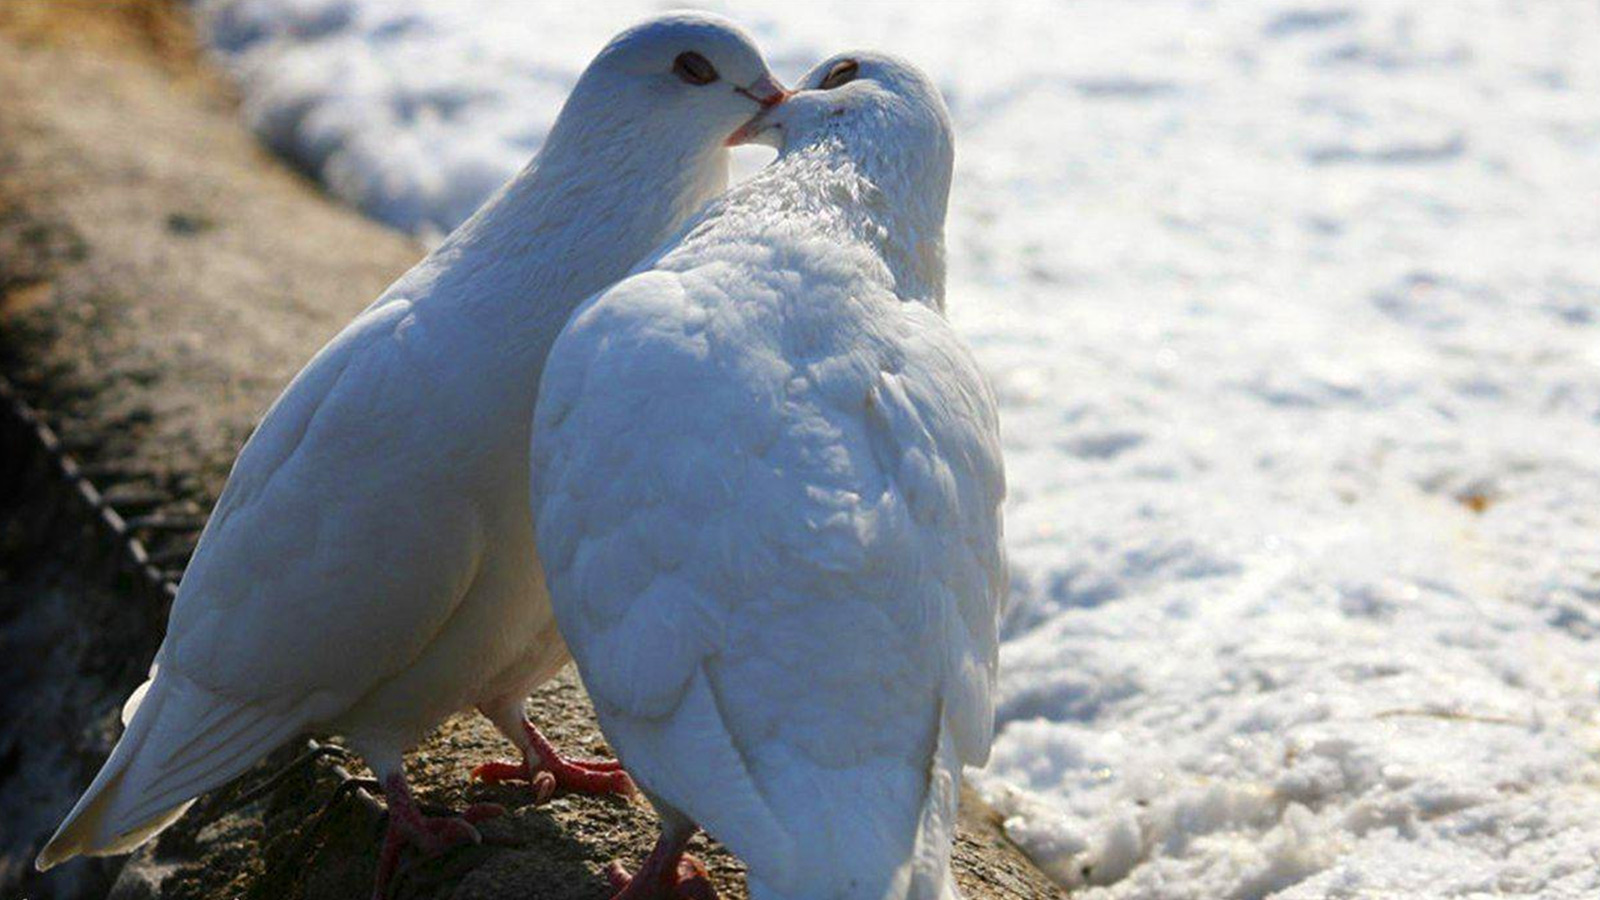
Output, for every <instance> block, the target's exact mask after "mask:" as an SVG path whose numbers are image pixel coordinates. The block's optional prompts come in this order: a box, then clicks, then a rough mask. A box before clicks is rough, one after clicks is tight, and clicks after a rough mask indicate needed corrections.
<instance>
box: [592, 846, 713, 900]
mask: <svg viewBox="0 0 1600 900" xmlns="http://www.w3.org/2000/svg"><path fill="white" fill-rule="evenodd" d="M667 862H668V860H666V859H663V858H661V857H660V855H659V854H658V853H657V852H655V851H652V852H651V854H650V856H649V857H648V858H647V859H645V861H644V865H642V866H640V867H639V872H638V874H637V875H631V876H630V875H629V874H628V870H627V869H626V868H624V867H623V865H622V863H620V862H614V863H612V864H611V868H610V869H609V870H607V872H606V877H607V878H609V879H610V880H611V887H612V888H613V889H615V890H616V893H615V894H613V895H612V897H611V900H717V889H716V888H714V887H712V886H711V875H710V874H709V873H707V872H706V867H705V866H704V865H703V864H701V862H700V860H698V859H695V858H694V857H692V856H690V855H689V854H687V853H685V854H683V855H681V856H679V857H678V862H677V865H676V866H671V867H669V866H668V865H667Z"/></svg>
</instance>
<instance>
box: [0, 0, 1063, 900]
mask: <svg viewBox="0 0 1600 900" xmlns="http://www.w3.org/2000/svg"><path fill="white" fill-rule="evenodd" d="M0 85H4V89H3V90H0V373H3V375H4V377H5V378H6V380H8V381H9V382H10V383H11V384H13V385H14V386H15V387H16V389H17V391H18V393H19V394H20V395H21V396H22V397H23V398H24V399H25V400H26V401H27V402H28V403H30V404H31V405H32V406H33V407H34V408H36V409H38V410H39V411H40V413H41V414H42V415H43V417H44V418H45V419H46V420H47V421H48V422H49V424H50V425H51V426H52V427H53V428H54V429H55V430H56V432H57V433H58V434H59V435H60V437H61V442H62V445H63V449H64V451H65V452H66V453H69V454H71V455H72V456H73V457H74V458H76V459H77V460H78V461H79V462H80V463H81V464H82V466H83V472H84V473H85V475H86V477H87V478H88V479H89V480H90V481H92V482H93V483H94V484H95V485H96V487H98V488H99V489H100V491H101V492H102V494H103V496H104V498H105V502H106V504H108V505H109V506H111V507H112V508H114V509H115V510H116V512H117V513H118V514H120V516H121V518H122V519H123V520H125V521H126V523H127V528H128V531H129V533H130V534H131V535H132V536H133V537H135V538H137V539H138V540H139V541H140V542H141V544H142V545H143V546H145V547H146V548H147V549H148V551H149V555H150V564H151V569H152V571H154V572H156V573H159V574H160V575H161V576H162V577H164V578H167V579H175V578H176V577H177V576H178V575H179V574H180V573H181V570H182V566H183V563H184V562H185V561H186V559H187V556H188V552H189V550H190V549H191V548H192V542H193V540H194V537H195V535H196V534H197V532H198V529H199V527H200V525H201V524H202V523H203V521H204V514H205V513H206V512H207V511H208V510H209V509H210V506H211V503H212V501H213V500H214V498H215V497H216V495H217V492H218V491H219V490H220V487H221V485H222V482H223V480H224V478H225V477H226V473H227V471H228V467H229V465H230V464H231V462H232V459H233V455H234V453H235V452H236V451H237V449H238V447H239V445H240V444H241V443H242V442H243V440H244V439H245V437H246V436H248V434H249V431H250V429H251V428H252V427H253V425H254V423H255V421H256V419H257V417H258V416H259V415H260V413H261V411H262V410H264V409H265V408H266V406H267V404H268V403H269V402H270V401H271V399H272V398H273V397H274V396H275V395H276V393H277V392H278V391H279V390H280V389H281V387H282V386H283V384H284V383H285V382H287V380H288V379H289V378H290V376H292V375H293V374H294V373H295V372H296V371H297V370H298V368H299V367H300V365H301V364H303V362H304V361H305V360H306V359H307V358H308V357H309V355H310V354H311V353H312V352H313V351H314V350H315V349H316V348H317V347H318V346H319V345H320V344H321V343H322V342H323V341H325V340H326V339H327V338H328V337H329V336H330V335H332V334H333V333H334V332H335V331H336V330H337V329H338V327H339V326H341V325H342V324H343V323H344V322H345V321H347V320H348V319H349V318H350V317H351V316H352V315H353V314H354V313H355V312H356V311H358V310H359V309H361V308H362V307H363V306H365V305H366V304H367V302H368V301H370V300H371V298H373V297H374V296H376V295H377V294H378V293H379V292H380V291H381V290H382V288H383V287H384V286H386V285H387V284H388V283H389V282H390V281H391V280H392V279H393V278H394V277H395V276H396V275H398V274H399V273H400V272H402V271H403V270H404V269H405V268H406V267H407V266H409V265H411V264H412V263H413V262H414V261H415V260H416V259H417V258H418V257H419V256H420V253H421V251H420V249H419V248H418V247H416V246H415V245H414V244H413V243H411V242H410V241H409V240H408V239H406V238H405V237H403V236H400V235H397V234H395V233H393V232H391V231H388V230H386V229H384V228H383V227H381V226H379V225H376V224H374V223H372V222H370V221H367V220H365V219H363V218H361V217H360V216H358V215H356V214H355V213H353V212H351V211H349V210H346V209H344V208H343V207H340V206H339V205H337V204H335V203H333V202H332V201H330V200H328V199H327V198H325V197H324V196H323V195H322V194H321V193H320V192H319V191H318V189H317V188H316V186H315V185H313V184H311V183H310V182H308V181H306V180H305V179H304V178H302V177H301V176H299V175H298V174H296V173H294V172H293V171H291V170H290V169H289V168H287V167H286V166H284V165H283V164H281V163H279V162H278V161H277V160H275V159H273V158H272V157H270V156H269V155H268V154H267V153H265V152H264V151H263V150H262V149H261V148H260V147H259V146H258V145H257V144H256V143H255V142H254V141H253V140H252V139H251V137H250V136H249V135H248V134H247V133H246V131H245V130H244V129H243V127H242V126H241V125H240V124H239V117H238V116H237V115H236V109H235V104H236V101H235V98H234V97H233V96H232V94H231V93H230V90H229V88H228V86H227V84H226V83H225V81H224V80H223V79H222V78H220V77H219V76H218V75H217V74H216V73H214V72H212V71H211V70H209V69H208V68H207V66H206V62H205V60H204V58H203V56H202V54H201V53H200V51H199V49H198V44H197V42H196V40H195V37H194V34H193V32H192V30H191V28H190V25H189V23H188V21H187V18H186V13H185V12H184V11H183V9H182V7H181V6H180V5H178V4H176V3H170V2H158V0H6V2H5V3H4V4H0ZM29 440H30V438H29V435H28V434H25V433H24V432H23V430H19V429H18V428H15V427H11V426H3V427H0V447H3V448H5V449H4V450H3V453H4V455H3V456H0V681H4V683H6V684H7V685H8V686H11V685H20V686H21V689H20V690H11V691H8V692H5V693H6V694H7V695H8V696H6V697H4V698H3V699H0V716H3V717H4V719H5V721H6V722H7V730H6V731H5V732H3V733H0V806H3V807H4V808H7V809H11V810H17V809H25V810H26V813H25V814H23V815H20V816H18V817H16V818H14V819H12V820H11V821H9V822H8V825H10V826H11V828H9V829H8V830H7V831H5V832H3V833H0V895H5V896H28V897H32V898H36V900H44V898H88V897H102V896H106V894H107V891H108V889H109V890H110V892H111V896H114V897H117V898H125V900H126V898H152V897H161V898H196V900H199V898H206V900H220V898H223V897H230V898H231V897H241V896H242V897H248V898H263V900H264V898H275V900H276V898H317V900H320V898H329V900H332V898H348V897H361V896H365V894H366V892H367V891H368V890H369V887H370V883H371V877H372V870H373V865H374V862H375V857H376V850H377V842H376V837H377V835H378V834H379V830H380V827H381V819H380V812H381V806H380V805H379V804H377V803H375V802H373V801H372V800H371V799H370V798H365V799H364V798H363V797H362V796H361V795H359V794H357V793H352V792H343V793H341V792H340V791H339V790H338V786H339V782H340V779H339V778H338V777H337V775H336V774H335V773H334V770H333V767H332V765H331V764H330V762H329V761H326V760H324V761H321V762H318V763H316V764H313V765H309V766H306V767H304V768H302V769H299V770H295V773H294V774H292V775H291V776H289V777H287V778H286V779H285V780H284V781H283V782H282V783H281V784H280V785H279V786H278V787H277V788H276V789H275V790H273V791H271V792H269V793H268V794H267V795H266V796H265V797H264V798H262V799H259V800H255V801H253V802H250V803H247V804H243V805H240V804H239V803H238V800H239V798H240V797H241V796H242V794H243V793H244V792H245V791H246V790H248V789H249V788H250V787H251V786H252V785H254V784H256V783H259V780H260V779H261V778H263V777H265V776H266V775H267V774H270V772H271V771H272V770H273V768H274V767H276V766H281V765H282V764H284V763H286V762H287V761H288V760H290V759H292V758H294V757H295V756H296V755H297V754H298V753H299V751H300V750H302V749H303V747H300V746H298V745H297V746H292V747H288V748H284V749H283V750H282V751H280V752H279V753H278V754H276V755H275V756H274V757H273V758H272V759H271V760H270V761H269V762H268V763H267V764H266V765H264V766H263V767H262V768H261V769H260V770H258V772H257V773H255V774H253V775H252V776H249V777H247V778H246V779H244V780H243V782H242V783H241V784H239V785H235V786H233V787H231V788H229V789H227V790H224V791H221V792H218V793H217V794H215V795H212V796H210V797H207V798H205V799H204V800H202V802H201V803H199V804H198V805H197V806H196V807H195V808H194V809H193V810H192V811H191V812H190V814H189V815H188V816H186V817H185V818H184V819H183V820H182V821H181V822H180V823H179V824H178V825H177V826H175V827H174V828H172V829H171V830H170V831H168V832H167V833H165V834H164V835H163V836H162V837H161V838H160V839H159V840H157V841H156V842H154V843H153V844H151V845H148V846H146V847H145V848H143V849H142V850H141V851H139V852H138V853H136V854H135V855H134V856H133V857H132V858H131V860H130V862H129V863H128V864H127V865H123V864H122V863H121V861H120V860H112V861H105V862H81V861H79V862H74V863H71V864H68V865H66V866H63V867H61V868H59V869H56V870H53V871H52V872H50V873H48V874H46V875H44V876H38V875H36V874H34V873H33V872H32V870H31V865H30V862H31V858H32V855H33V854H34V853H35V852H36V851H37V849H38V847H39V846H41V845H42V843H43V841H44V839H45V838H46V837H48V834H49V831H50V830H51V829H52V828H53V827H54V825H55V823H56V822H57V821H58V820H59V818H60V816H61V815H62V814H63V813H64V812H65V811H66V809H67V807H68V806H70V804H71V802H72V801H73V799H74V798H75V796H76V793H77V791H78V790H81V788H82V787H83V786H84V785H86V784H87V783H88V781H89V779H90V777H92V775H93V773H94V771H95V769H96V768H97V767H98V764H99V762H100V761H101V760H102V759H103V758H104V754H105V752H106V750H107V749H108V748H109V746H110V742H111V740H112V736H113V734H114V732H115V714H116V710H117V708H118V707H119V706H120V704H121V701H122V699H123V697H124V696H125V695H126V693H127V691H128V690H130V689H131V688H132V686H133V685H134V684H136V683H137V682H138V680H139V679H140V677H141V676H142V674H143V669H144V667H145V666H146V665H147V663H148V660H149V657H150V655H151V654H152V653H153V652H154V649H155V647H156V645H157V643H158V642H159V638H160V633H161V627H162V623H163V622H164V618H165V609H164V608H163V602H162V600H161V599H160V596H159V594H152V593H151V591H149V590H144V589H140V588H139V587H138V585H137V584H135V583H134V582H136V581H137V580H138V578H137V577H136V576H130V575H129V574H128V573H127V571H126V567H125V566H122V567H119V565H118V564H117V563H116V561H115V560H114V559H113V558H112V557H113V556H114V555H115V554H112V553H111V552H110V551H109V550H105V549H104V548H99V547H98V546H96V545H97V544H98V543H99V542H103V541H104V540H105V535H104V534H103V533H102V532H100V531H96V530H95V529H94V528H93V527H91V526H90V525H89V524H85V523H86V521H87V519H86V518H85V517H84V516H83V515H82V512H83V511H82V510H78V511H77V512H73V507H72V503H71V502H70V501H69V500H64V499H63V495H64V493H70V485H65V486H64V485H62V484H59V482H61V479H60V477H59V473H57V472H54V470H52V469H51V468H50V465H49V464H48V460H47V459H45V457H48V456H49V454H46V453H44V452H43V451H40V450H39V449H38V448H37V447H34V446H33V445H32V444H29V443H28V442H29ZM119 573H120V574H119ZM530 708H531V710H532V714H533V717H534V720H535V721H536V722H538V723H540V725H541V726H543V727H545V728H546V731H547V733H548V734H550V735H551V737H552V738H553V739H554V740H556V742H557V743H558V744H559V745H560V746H562V747H564V748H568V749H571V750H582V751H587V752H589V753H592V754H604V753H606V751H605V748H604V742H603V739H602V738H601V736H600V734H599V732H598V730H597V729H596V728H595V726H594V723H593V716H592V713H591V711H590V709H589V707H588V705H587V702H586V700H585V699H584V697H583V694H582V691H581V688H580V687H579V685H578V684H577V682H576V680H575V678H574V677H573V675H572V674H571V672H570V670H569V671H568V672H567V673H566V674H565V675H564V676H563V677H562V678H560V679H558V680H557V681H556V682H554V683H552V684H550V685H547V686H546V687H545V688H544V689H542V690H541V691H540V692H539V693H538V694H537V695H536V696H535V697H533V698H532V700H531V701H530ZM509 750H510V747H509V745H508V744H506V743H505V742H504V741H503V740H501V739H500V738H499V737H498V736H497V735H496V734H495V733H494V732H493V730H492V729H491V728H490V727H489V726H488V725H487V723H486V722H483V721H482V720H481V719H478V718H476V717H468V716H462V717H457V718H456V719H454V720H452V721H450V722H449V723H447V724H446V725H445V726H444V727H443V728H441V729H440V731H439V732H438V733H436V734H435V735H434V736H433V737H432V738H430V739H429V740H428V741H427V742H426V744H425V745H424V746H422V747H421V748H419V749H418V750H417V751H416V752H415V753H414V754H412V757H411V760H410V772H411V774H412V775H413V777H414V779H415V784H416V786H417V788H418V793H419V795H420V796H421V798H422V799H423V800H424V801H425V802H427V803H431V804H435V805H438V806H441V807H452V808H459V807H461V806H462V805H464V804H466V803H470V802H478V801H493V802H498V803H501V804H504V805H505V806H506V807H507V808H508V810H509V811H508V814H507V815H505V816H504V817H502V818H500V819H497V820H492V821H490V822H487V823H485V824H484V825H483V826H482V831H483V833H484V836H485V843H484V844H483V845H482V846H479V847H474V848H470V849H467V850H463V851H460V852H456V853H452V854H449V855H447V856H446V857H445V858H443V859H441V860H438V861H435V862H429V863H425V864H419V865H415V866H412V867H409V868H407V869H406V870H405V872H404V874H403V875H402V877H401V878H400V879H399V881H398V882H397V884H396V891H395V896H396V897H399V898H443V897H452V898H461V900H468V898H490V897H511V896H515V897H540V898H551V900H557V898H580V897H581V898H603V897H605V896H607V895H608V893H609V892H608V890H607V887H606V883H605V880H604V876H603V871H604V867H605V865H606V864H607V863H609V861H610V860H612V859H613V858H617V857H619V856H620V857H624V858H628V859H637V858H640V857H642V856H643V854H644V853H645V852H646V851H647V850H648V848H649V846H650V842H651V840H652V839H653V835H654V821H653V816H652V814H651V813H650V811H649V810H648V808H647V807H646V805H645V804H644V803H643V802H642V801H640V800H632V801H628V800H618V799H612V800H604V799H594V798H586V797H558V798H556V799H554V800H553V801H551V802H549V803H547V804H544V805H541V806H534V805H531V804H529V803H528V802H527V797H526V795H525V794H524V793H523V792H522V791H520V790H518V789H517V788H515V787H490V786H484V785H473V784H470V783H469V781H468V779H467V777H466V773H467V770H468V769H469V768H470V767H471V766H472V765H473V764H474V763H476V762H480V761H483V760H485V759H489V758H493V757H496V756H501V755H504V754H506V753H508V752H509ZM350 766H351V768H352V770H354V771H355V772H357V773H358V774H359V773H360V771H361V770H360V767H359V763H358V762H356V761H352V762H351V763H350ZM992 819H993V817H992V815H991V814H990V813H988V812H987V810H985V809H984V808H983V807H982V806H981V804H979V803H978V802H977V801H976V798H973V797H970V796H969V797H968V798H967V802H966V804H965V808H964V821H963V828H962V834H961V838H960V842H959V845H958V852H957V860H958V862H957V870H958V873H959V878H960V881H961V884H962V886H963V888H964V889H965V893H966V895H967V896H968V897H969V898H976V900H982V898H1024V897H1043V896H1050V895H1052V894H1053V891H1052V889H1051V888H1050V886H1049V884H1048V882H1046V881H1045V879H1044V878H1043V877H1042V876H1041V875H1039V873H1038V872H1037V871H1036V870H1034V869H1033V868H1032V867H1031V866H1030V865H1029V864H1028V863H1027V862H1026V861H1025V860H1024V859H1023V858H1022V857H1021V856H1020V854H1018V853H1017V852H1016V850H1015V849H1014V848H1012V847H1011V846H1010V844H1009V843H1007V842H1006V841H1005V840H1004V839H1003V838H1002V837H1001V836H1000V832H999V830H998V828H997V826H996V823H995V822H994V821H993V820H992ZM695 851H696V852H697V853H699V854H700V855H701V856H702V858H703V859H705V860H706V862H707V864H708V865H709V866H710V868H711V870H712V872H713V875H714V877H715V880H716V883H717V886H718V888H719V889H720V890H721V891H722V895H723V896H724V897H726V898H733V900H736V898H739V897H743V896H744V887H743V878H742V875H741V869H740V867H739V864H738V862H737V861H736V860H734V859H733V858H732V857H730V856H729V855H727V854H726V853H724V852H722V851H720V850H719V849H717V848H715V847H713V846H711V845H710V844H709V843H707V842H705V840H704V839H703V838H702V839H701V840H700V841H699V842H698V845H697V846H696V848H695ZM113 885H114V886H113Z"/></svg>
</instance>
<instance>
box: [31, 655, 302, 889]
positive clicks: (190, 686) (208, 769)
mask: <svg viewBox="0 0 1600 900" xmlns="http://www.w3.org/2000/svg"><path fill="white" fill-rule="evenodd" d="M124 715H125V716H126V717H127V718H126V724H127V730H126V731H125V732H124V733H123V735H122V738H121V740H119V741H118V742H117V746H116V748H115V749H113V750H112V751H111V758H110V759H108V760H106V763H105V765H104V766H103V767H101V769H100V773H99V774H98V775H96V776H95V779H94V782H93V783H91V784H90V785H89V789H88V790H87V791H85V792H84V794H83V796H82V797H81V798H79V799H78V803H77V805H75V806H74V807H73V808H72V811H71V812H70V813H68V814H67V818H66V820H65V821H64V822H62V823H61V827H60V828H59V829H57V830H56V833H55V836H54V837H52V838H51V839H50V842H49V843H48V844H46V845H45V847H44V850H42V851H41V852H40V853H39V858H38V860H37V861H36V863H35V864H36V865H37V866H38V868H39V869H40V871H43V870H45V869H48V868H50V867H52V866H55V865H58V864H60V863H62V862H65V861H67V860H69V859H71V858H72V857H74V856H78V855H80V854H82V855H88V856H109V855H112V854H117V853H126V852H128V851H130V850H132V849H133V848H135V847H137V846H139V845H140V844H142V843H144V842H145V841H147V840H149V839H150V838H151V837H154V836H155V835H156V834H158V833H160V832H161V831H162V830H163V829H165V828H166V827H167V826H169V825H171V824H172V823H173V822H174V821H176V820H177V818H178V817H179V816H181V815H183V813H184V811H185V810H187V809H188V808H189V806H190V804H192V803H193V802H194V798H195V797H198V796H199V795H200V794H202V793H204V792H205V791H208V790H211V789H212V788H215V787H218V786H220V785H222V784H225V783H227V782H228V781H230V780H232V779H233V778H235V777H236V776H238V775H239V774H241V773H242V772H244V771H245V770H246V769H248V768H250V767H251V766H252V765H254V764H255V763H256V761H257V760H259V759H260V758H261V757H262V756H264V755H266V754H267V753H268V752H270V751H271V750H272V749H274V748H275V747H277V746H278V744H280V743H282V742H283V741H284V740H287V739H288V738H290V737H293V736H294V734H296V733H297V732H298V731H299V730H300V729H301V727H302V725H303V724H304V723H303V721H302V720H301V718H300V717H299V716H297V715H294V714H293V710H290V711H287V712H286V711H284V710H275V709H270V708H267V707H263V706H258V705H255V704H247V703H240V702H237V701H235V700H231V699H229V698H226V697H222V696H220V695H218V694H215V693H213V692H211V691H208V690H206V689H205V688H202V687H200V686H199V685H197V684H195V683H193V682H191V681H189V680H187V679H185V678H183V677H182V676H179V675H176V674H173V673H170V672H154V671H153V672H152V677H151V679H150V680H149V681H147V682H145V683H144V684H143V685H141V686H140V687H139V689H138V690H137V691H135V692H134V696H133V697H132V698H130V700H129V703H128V706H127V708H126V710H125V713H124Z"/></svg>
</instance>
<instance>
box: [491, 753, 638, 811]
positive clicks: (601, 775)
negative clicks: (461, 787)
mask: <svg viewBox="0 0 1600 900" xmlns="http://www.w3.org/2000/svg"><path fill="white" fill-rule="evenodd" d="M471 777H472V779H473V780H474V781H482V782H484V783H486V784H501V783H503V782H508V781H521V782H527V783H528V785H529V787H530V788H531V790H532V791H533V797H534V802H535V803H544V802H545V801H547V800H549V799H550V798H551V797H552V796H554V795H555V794H556V792H557V791H562V792H566V793H574V794H621V795H628V794H632V793H633V792H634V790H635V787H634V784H633V779H632V778H630V777H629V776H628V773H627V772H624V771H623V770H622V764H621V763H619V762H616V761H615V760H592V761H591V760H569V759H565V758H563V757H561V756H557V755H555V754H551V755H550V757H549V758H548V759H544V760H541V764H540V765H539V767H538V768H537V769H534V767H533V764H532V760H531V759H530V760H529V761H528V762H522V763H515V762H511V761H510V760H494V761H493V762H486V763H483V764H481V765H478V766H475V767H474V768H473V770H472V775H471Z"/></svg>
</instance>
